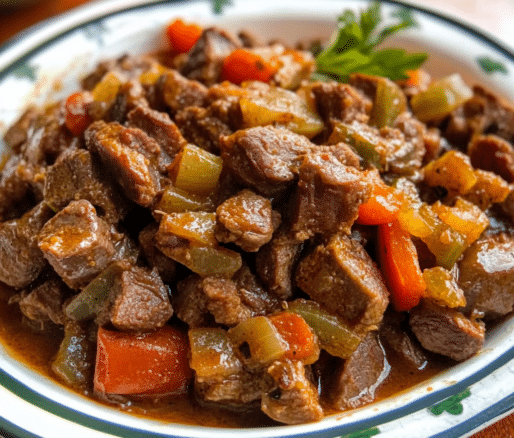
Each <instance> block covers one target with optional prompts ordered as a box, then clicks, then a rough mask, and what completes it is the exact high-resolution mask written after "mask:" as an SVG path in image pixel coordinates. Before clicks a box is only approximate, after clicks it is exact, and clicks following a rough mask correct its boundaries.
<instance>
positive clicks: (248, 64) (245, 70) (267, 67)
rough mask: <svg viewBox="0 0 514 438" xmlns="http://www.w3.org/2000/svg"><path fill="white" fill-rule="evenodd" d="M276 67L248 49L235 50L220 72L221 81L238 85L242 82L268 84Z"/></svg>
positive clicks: (226, 59)
mask: <svg viewBox="0 0 514 438" xmlns="http://www.w3.org/2000/svg"><path fill="white" fill-rule="evenodd" d="M276 72H277V67H276V66H274V65H273V64H272V63H271V62H269V61H267V60H265V59H264V58H263V57H262V56H260V55H259V54H257V53H254V52H252V51H250V50H248V49H236V50H234V51H233V52H232V53H231V54H230V55H228V56H227V57H226V58H225V60H224V62H223V68H222V70H221V79H222V80H224V81H230V82H232V83H234V84H240V83H241V82H244V81H261V82H269V81H270V80H271V78H273V75H274V74H275V73H276Z"/></svg>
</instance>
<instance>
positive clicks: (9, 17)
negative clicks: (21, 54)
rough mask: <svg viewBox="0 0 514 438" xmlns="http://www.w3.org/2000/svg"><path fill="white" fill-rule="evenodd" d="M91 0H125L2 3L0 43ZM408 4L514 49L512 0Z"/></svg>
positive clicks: (7, 0) (436, 0)
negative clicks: (473, 28) (470, 26)
mask: <svg viewBox="0 0 514 438" xmlns="http://www.w3.org/2000/svg"><path fill="white" fill-rule="evenodd" d="M90 1H117V2H118V3H123V0H0V44H2V43H4V42H5V41H7V40H8V39H9V38H11V37H12V36H14V35H16V34H17V33H18V32H20V31H22V30H24V29H26V28H28V27H30V26H31V25H33V24H36V23H38V22H39V21H41V20H44V19H46V18H49V17H52V16H54V15H56V14H59V13H62V12H65V11H67V10H69V9H72V8H75V7H77V6H80V5H82V4H84V3H88V2H90ZM341 3H342V4H343V3H344V2H343V1H341ZM405 3H410V4H412V5H416V6H420V7H423V8H428V9H433V10H435V11H441V12H443V13H445V14H447V15H450V16H453V17H456V18H458V19H460V20H463V21H466V22H468V23H470V24H473V25H475V26H477V27H480V28H481V29H482V30H485V31H486V32H487V33H489V34H490V35H493V36H494V37H496V38H498V39H501V40H503V41H504V42H505V43H507V44H509V45H510V46H511V47H514V26H513V20H514V2H513V1H512V0H487V1H485V0H405Z"/></svg>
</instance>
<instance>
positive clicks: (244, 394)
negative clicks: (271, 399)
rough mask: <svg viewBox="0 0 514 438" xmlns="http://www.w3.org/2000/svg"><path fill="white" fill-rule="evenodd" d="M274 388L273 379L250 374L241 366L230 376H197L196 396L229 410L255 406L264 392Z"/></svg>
mask: <svg viewBox="0 0 514 438" xmlns="http://www.w3.org/2000/svg"><path fill="white" fill-rule="evenodd" d="M272 387H273V379H271V377H270V376H269V375H268V374H265V373H250V372H248V371H247V370H245V369H244V368H243V366H242V365H241V366H240V369H239V370H238V371H237V372H234V373H232V374H231V375H229V376H213V377H203V376H202V377H199V376H195V394H196V396H197V397H198V398H199V399H200V400H201V401H203V402H215V403H216V405H218V406H223V407H226V408H228V409H231V408H232V409H236V410H237V409H245V408H248V406H255V405H254V403H253V402H257V401H258V400H260V399H261V397H262V394H263V393H264V392H267V391H270V390H271V388H272Z"/></svg>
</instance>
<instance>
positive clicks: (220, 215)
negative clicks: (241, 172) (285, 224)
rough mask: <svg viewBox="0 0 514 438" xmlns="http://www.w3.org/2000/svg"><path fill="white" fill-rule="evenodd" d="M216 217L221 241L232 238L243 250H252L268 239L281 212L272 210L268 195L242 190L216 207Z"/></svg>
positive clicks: (255, 249)
mask: <svg viewBox="0 0 514 438" xmlns="http://www.w3.org/2000/svg"><path fill="white" fill-rule="evenodd" d="M216 219H217V223H216V238H217V239H218V240H219V241H220V242H225V243H229V242H234V243H236V244H237V245H239V246H240V247H241V248H242V249H243V250H244V251H247V252H255V251H258V250H259V248H260V247H261V246H262V245H264V244H265V243H267V242H269V241H270V240H271V237H272V236H273V232H274V231H275V228H277V227H278V223H279V221H280V215H279V214H278V213H277V212H274V211H273V210H272V208H271V201H270V200H269V199H267V198H263V197H262V196H259V195H256V194H255V193H253V192H252V191H251V190H242V191H241V192H239V193H238V194H237V195H235V196H233V197H232V198H229V199H227V200H226V201H225V202H224V203H223V204H221V205H220V206H219V207H218V208H217V210H216Z"/></svg>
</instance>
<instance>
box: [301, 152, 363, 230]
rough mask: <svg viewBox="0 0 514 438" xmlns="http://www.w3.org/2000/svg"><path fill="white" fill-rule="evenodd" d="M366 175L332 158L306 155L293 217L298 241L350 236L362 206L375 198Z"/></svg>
mask: <svg viewBox="0 0 514 438" xmlns="http://www.w3.org/2000/svg"><path fill="white" fill-rule="evenodd" d="M363 175H364V174H363V173H362V172H360V171H358V170H357V169H355V168H354V167H349V166H345V165H344V164H342V163H341V162H340V161H339V160H337V159H336V158H335V157H334V156H333V155H330V154H309V155H306V156H305V157H304V159H303V161H302V163H301V165H300V166H299V168H298V176H299V181H298V185H297V191H296V199H295V200H294V207H293V214H292V230H293V232H295V233H296V238H297V239H299V240H306V239H308V238H309V237H311V236H313V235H315V234H318V233H320V234H325V235H329V234H334V233H338V232H345V233H348V232H349V230H350V227H351V226H352V224H353V222H354V221H355V220H356V219H357V216H358V214H359V206H360V204H362V203H363V202H364V201H366V200H367V199H368V198H369V196H370V194H371V186H370V185H369V183H368V182H367V181H366V180H365V179H364V177H363Z"/></svg>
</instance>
